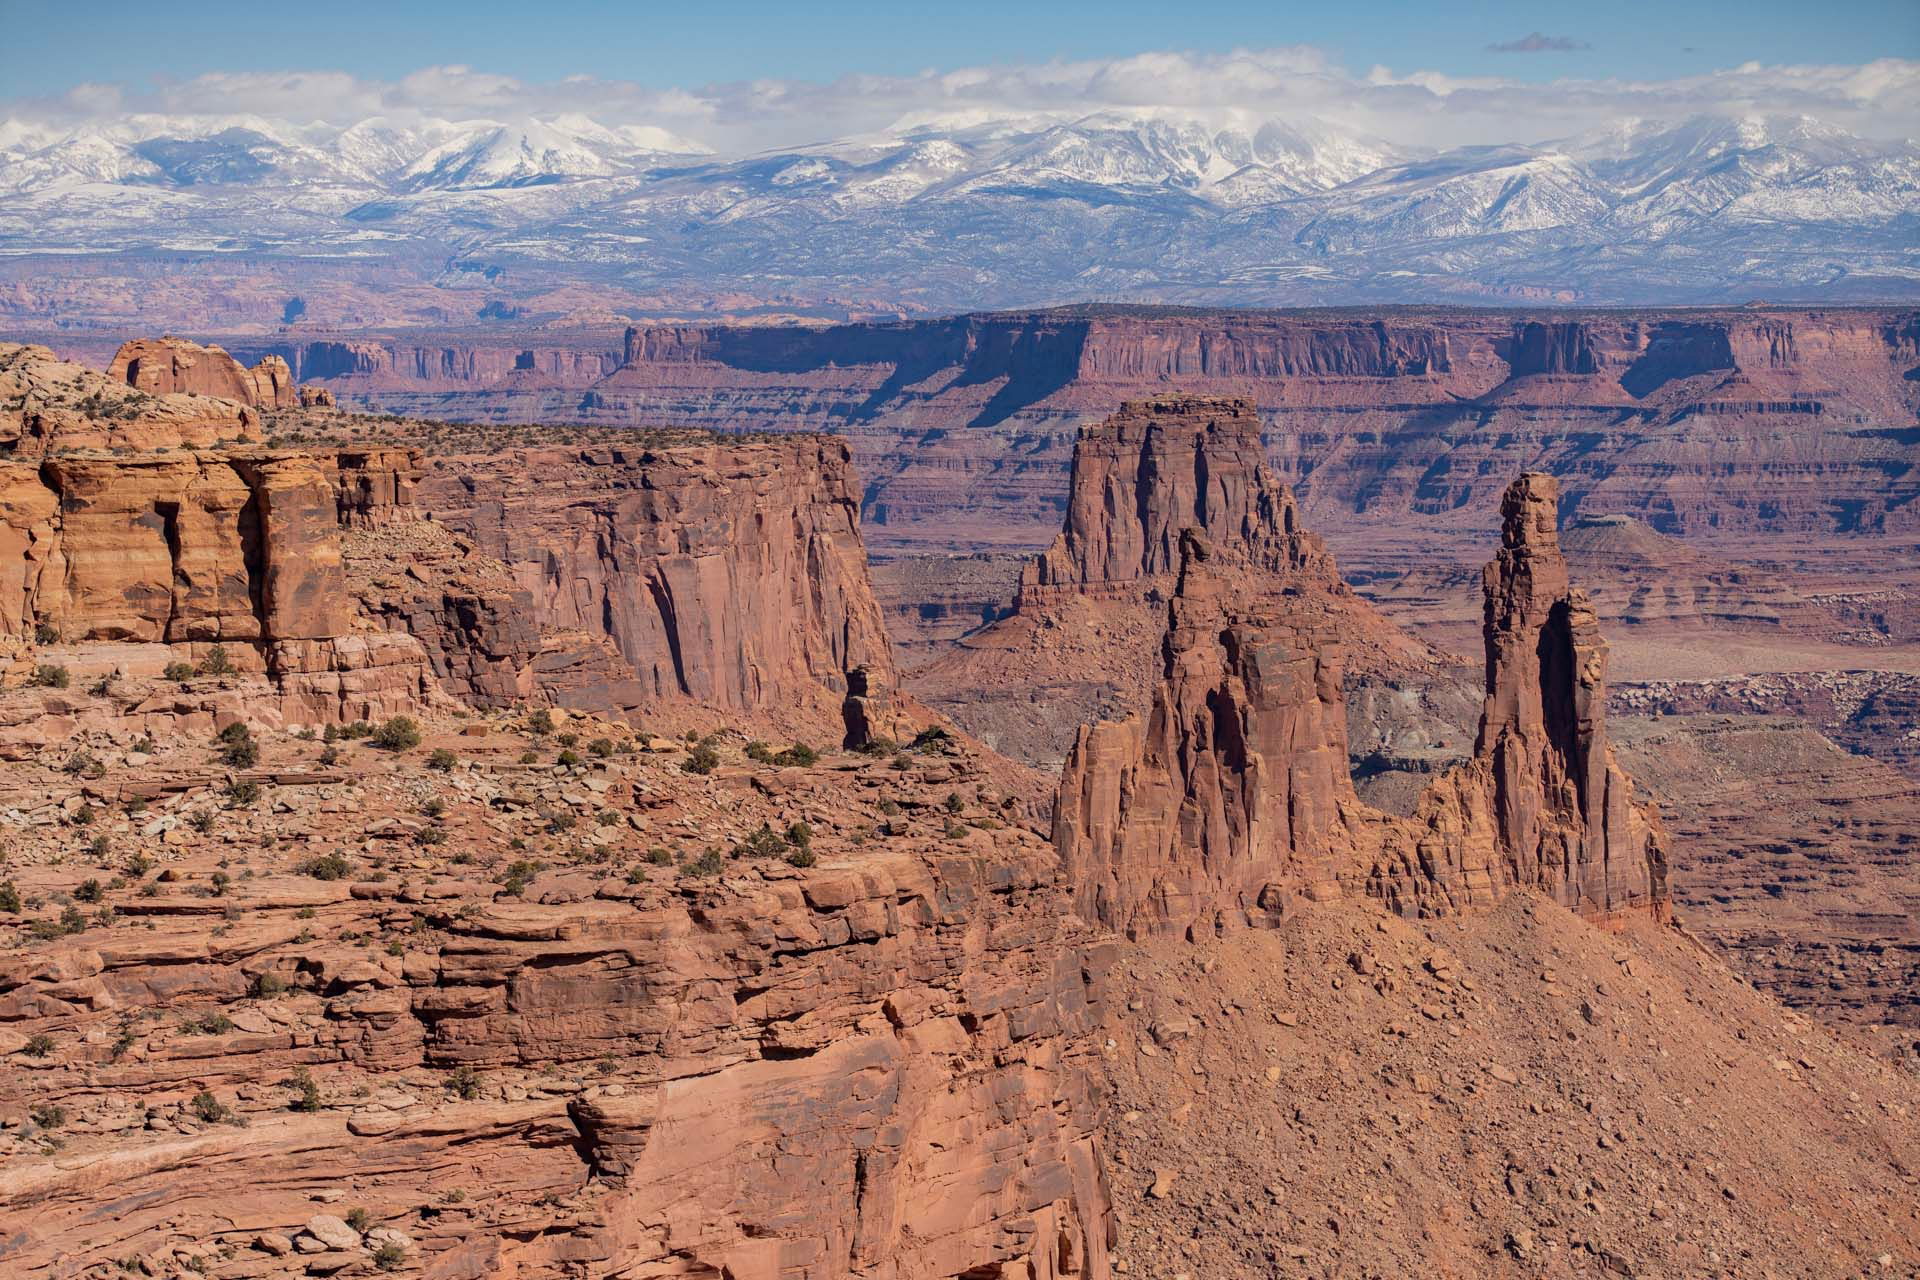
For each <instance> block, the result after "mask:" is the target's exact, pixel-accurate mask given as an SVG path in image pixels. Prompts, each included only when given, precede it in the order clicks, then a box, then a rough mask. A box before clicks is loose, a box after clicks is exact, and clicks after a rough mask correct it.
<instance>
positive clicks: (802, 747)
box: [773, 742, 820, 768]
mask: <svg viewBox="0 0 1920 1280" xmlns="http://www.w3.org/2000/svg"><path fill="white" fill-rule="evenodd" d="M819 760H820V753H819V752H818V751H815V750H814V749H813V748H812V747H810V746H808V745H807V744H806V743H804V742H796V743H794V744H793V745H792V746H790V747H788V748H787V749H786V750H785V751H782V752H780V753H779V754H778V755H776V756H774V758H773V763H775V764H777V765H780V766H781V767H783V768H785V767H788V766H791V765H812V764H817V763H819Z"/></svg>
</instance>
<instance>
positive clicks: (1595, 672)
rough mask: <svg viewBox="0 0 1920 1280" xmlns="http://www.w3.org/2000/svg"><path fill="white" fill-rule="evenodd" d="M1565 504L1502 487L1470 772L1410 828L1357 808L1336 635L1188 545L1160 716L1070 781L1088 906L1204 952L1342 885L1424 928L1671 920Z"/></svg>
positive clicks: (1552, 493) (1084, 755) (1063, 826)
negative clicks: (1482, 918) (1535, 914)
mask: <svg viewBox="0 0 1920 1280" xmlns="http://www.w3.org/2000/svg"><path fill="white" fill-rule="evenodd" d="M1556 497H1557V493H1556V487H1555V484H1554V481H1553V480H1552V478H1551V477H1548V476H1542V475H1532V474H1530V475H1525V476H1522V477H1521V478H1520V479H1519V480H1517V481H1515V482H1514V483H1513V485H1512V486H1511V487H1510V488H1509V489H1508V491H1507V497H1506V501H1505V503H1504V504H1503V513H1504V528H1503V531H1502V535H1501V541H1502V546H1501V551H1500V554H1499V556H1498V558H1497V559H1496V560H1495V561H1494V563H1492V564H1490V565H1488V566H1487V570H1486V575H1485V591H1486V650H1487V685H1486V701H1485V704H1484V707H1483V709H1482V712H1481V719H1480V729H1479V734H1478V739H1477V742H1476V745H1475V748H1474V754H1473V757H1472V758H1471V759H1470V760H1469V761H1468V762H1467V763H1466V764H1465V765H1463V766H1460V767H1458V768H1456V769H1453V770H1450V771H1449V772H1447V773H1446V774H1444V775H1442V776H1441V777H1440V778H1439V779H1437V780H1436V781H1435V782H1434V783H1433V784H1432V785H1431V786H1430V787H1428V788H1427V790H1426V791H1425V792H1424V793H1423V794H1422V796H1421V797H1420V800H1419V802H1418V804H1417V805H1416V806H1415V808H1414V811H1413V814H1412V817H1411V818H1409V819H1396V818H1393V817H1391V816H1389V815H1387V814H1384V813H1380V812H1378V811H1376V810H1372V809H1370V808H1368V807H1366V806H1364V805H1362V804H1360V803H1359V801H1358V800H1357V799H1356V797H1355V795H1354V790H1353V784H1352V780H1351V775H1350V773H1349V764H1348V751H1347V743H1346V709H1345V705H1344V691H1343V687H1342V679H1341V671H1340V665H1339V662H1340V658H1339V654H1340V639H1341V634H1340V630H1339V628H1338V626H1337V624H1336V623H1334V622H1333V621H1332V620H1329V619H1324V618H1322V619H1318V620H1316V618H1315V616H1314V615H1313V614H1312V613H1311V612H1305V613H1303V612H1301V611H1299V610H1297V609H1296V608H1295V607H1294V601H1293V599H1292V598H1291V596H1290V595H1289V594H1288V592H1287V591H1286V590H1285V579H1283V578H1277V577H1274V576H1272V575H1268V574H1263V573H1261V572H1259V571H1258V567H1257V566H1253V565H1249V564H1248V563H1247V562H1246V560H1245V559H1244V558H1243V557H1242V556H1241V555H1239V554H1238V553H1237V552H1232V551H1226V552H1223V551H1220V550H1218V549H1216V548H1214V547H1213V546H1212V545H1211V543H1210V542H1209V541H1208V540H1207V539H1205V538H1204V537H1203V536H1201V535H1199V534H1197V533H1191V532H1190V533H1189V534H1188V535H1187V536H1186V540H1185V546H1184V547H1183V565H1182V572H1181V577H1180V582H1179V585H1178V587H1177V589H1176V591H1175V593H1174V596H1173V599H1172V601H1171V604H1170V607H1169V613H1168V622H1167V630H1166V638H1165V642H1164V647H1163V664H1164V665H1163V678H1162V681H1161V683H1160V684H1159V686H1158V687H1157V688H1156V690H1155V691H1154V695H1153V703H1152V707H1151V710H1150V711H1148V712H1147V713H1146V715H1145V716H1144V717H1141V716H1134V717H1130V718H1129V719H1127V720H1124V721H1120V722H1106V723H1100V724H1095V725H1090V726H1087V727H1085V728H1083V729H1081V731H1080V734H1079V737H1078V739H1077V741H1076V743H1075V746H1074V749H1073V752H1072V753H1071V754H1070V755H1069V757H1068V759H1067V765H1066V768H1065V769H1064V770H1063V772H1062V774H1061V780H1060V791H1059V798H1058V800H1057V802H1056V805H1055V810H1054V824H1055V825H1054V840H1055V844H1056V845H1057V847H1058V848H1059V849H1060V852H1061V857H1062V859H1063V860H1064V861H1065V863H1066V865H1067V867H1068V869H1069V875H1070V876H1071V877H1072V879H1073V882H1074V885H1075V891H1076V901H1077V903H1078V905H1079V908H1080V910H1081V911H1082V912H1083V913H1084V914H1086V915H1087V916H1088V917H1089V918H1090V919H1094V920H1098V921H1099V922H1101V923H1102V924H1105V925H1107V926H1108V927H1110V928H1113V929H1116V930H1118V931H1121V932H1124V933H1126V934H1128V935H1129V936H1138V935H1143V934H1151V933H1160V932H1176V933H1184V934H1187V935H1189V936H1199V935H1204V934H1211V933H1214V932H1218V931H1225V930H1230V929H1233V928H1236V927H1241V926H1244V925H1245V924H1249V923H1263V922H1272V921H1274V920H1276V919H1278V918H1280V917H1282V916H1283V915H1285V914H1286V913H1287V912H1289V911H1290V910H1292V909H1293V908H1294V906H1295V904H1296V902H1297V900H1298V899H1299V898H1301V897H1303V896H1304V897H1308V898H1319V899H1324V898H1329V897H1333V896H1336V895H1337V894H1338V893H1339V892H1340V887H1341V884H1342V882H1345V883H1346V884H1348V885H1349V886H1351V887H1353V888H1355V889H1359V888H1364V890H1365V892H1367V893H1368V894H1370V895H1373V896H1376V897H1380V898H1382V899H1384V900H1385V901H1386V902H1387V903H1388V904H1390V905H1391V906H1392V907H1393V908H1394V909H1395V910H1398V911H1400V912H1403V913H1405V914H1407V915H1409V916H1429V915H1436V914H1443V913H1446V912H1449V911H1453V910H1458V909H1460V908H1462V907H1465V906H1468V905H1472V904H1481V905H1484V904H1487V903H1490V902H1493V901H1496V900H1498V899H1499V898H1500V897H1502V896H1504V895H1505V894H1506V893H1508V892H1510V891H1511V890H1512V889H1514V888H1533V889H1538V890H1541V891H1543V892H1545V893H1547V894H1549V895H1550V896H1552V897H1553V898H1554V899H1555V900H1557V901H1559V902H1561V903H1562V904H1564V905H1566V906H1568V907H1571V908H1573V909H1575V910H1578V911H1580V912H1581V913H1583V914H1587V915H1591V916H1595V917H1602V918H1604V917H1607V916H1611V915H1613V914H1615V913H1618V912H1621V911H1625V910H1629V909H1636V908H1641V909H1650V910H1652V911H1654V912H1656V913H1658V912H1660V911H1662V910H1663V909H1664V906H1665V903H1666V883H1665V877H1666V855H1665V839H1664V837H1663V836H1662V834H1661V831H1660V826H1659V822H1658V818H1657V815H1656V814H1655V813H1654V811H1653V810H1652V809H1651V808H1650V807H1648V806H1646V805H1644V804H1642V803H1640V802H1638V801H1637V800H1636V799H1635V797H1634V795H1633V787H1632V783H1631V781H1630V780H1628V779H1627V778H1626V776H1625V775H1624V774H1623V773H1622V772H1621V771H1620V769H1619V767H1618V765H1617V764H1616V763H1615V761H1614V758H1613V753H1612V750H1611V748H1610V746H1609V745H1608V742H1607V737H1606V722H1605V705H1606V646H1605V643H1604V642H1603V641H1602V640H1601V639H1600V636H1599V633H1598V629H1597V627H1596V625H1595V623H1594V619H1593V615H1592V611H1591V609H1590V608H1589V607H1588V605H1587V603H1586V600H1585V597H1584V596H1583V595H1581V594H1580V593H1579V592H1577V591H1574V590H1573V589H1572V588H1571V587H1570V586H1569V585H1568V581H1567V570H1566V561H1565V559H1564V557H1562V556H1561V554H1560V551H1559V546H1558V541H1557V538H1556V534H1555V527H1554V511H1555V509H1556Z"/></svg>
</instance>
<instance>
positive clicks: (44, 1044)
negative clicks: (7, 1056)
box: [20, 1031, 53, 1058]
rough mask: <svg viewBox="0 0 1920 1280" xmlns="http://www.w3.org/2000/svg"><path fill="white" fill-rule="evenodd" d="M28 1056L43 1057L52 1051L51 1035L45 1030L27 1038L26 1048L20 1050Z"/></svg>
mask: <svg viewBox="0 0 1920 1280" xmlns="http://www.w3.org/2000/svg"><path fill="white" fill-rule="evenodd" d="M20 1052H22V1053H24V1054H26V1055H27V1056H28V1057H29V1058H44V1057H46V1056H47V1055H48V1054H50V1053H52V1052H53V1037H52V1036H50V1035H48V1034H47V1033H46V1032H44V1031H43V1032H41V1033H40V1034H39V1035H36V1036H29V1037H28V1038H27V1045H26V1048H24V1049H22V1050H20Z"/></svg>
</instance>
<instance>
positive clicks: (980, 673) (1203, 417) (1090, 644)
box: [914, 396, 1437, 765]
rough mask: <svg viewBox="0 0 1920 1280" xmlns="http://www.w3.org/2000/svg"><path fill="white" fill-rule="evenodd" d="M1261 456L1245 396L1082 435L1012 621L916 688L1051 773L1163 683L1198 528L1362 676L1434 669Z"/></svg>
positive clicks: (1195, 402)
mask: <svg viewBox="0 0 1920 1280" xmlns="http://www.w3.org/2000/svg"><path fill="white" fill-rule="evenodd" d="M1264 458H1265V455H1264V453H1263V451H1262V448H1261V443H1260V420H1259V416H1258V414H1256V413H1255V412H1254V409H1253V406H1252V404H1251V403H1249V402H1248V401H1245V400H1232V399H1224V398H1219V397H1206V396H1165V397H1160V398H1157V399H1154V400H1148V401H1141V402H1136V403H1129V404H1127V405H1125V406H1123V407H1122V409H1121V410H1120V412H1118V413H1116V414H1115V415H1114V416H1113V417H1112V418H1110V419H1109V420H1108V421H1106V422H1104V423H1101V424H1100V425H1098V426H1094V427H1087V428H1084V429H1082V431H1081V432H1080V436H1079V440H1078V441H1077V443H1076V444H1075V446H1074V467H1073V485H1072V491H1071V495H1070V497H1069V499H1068V503H1067V516H1066V524H1065V528H1064V530H1063V531H1062V532H1061V534H1060V536H1059V537H1058V538H1056V539H1055V540H1054V542H1053V545H1052V546H1051V547H1049V548H1048V549H1047V550H1046V551H1045V552H1044V553H1042V554H1041V555H1040V556H1039V557H1037V558H1036V559H1034V560H1033V561H1031V562H1029V564H1028V565H1027V567H1026V568H1025V570H1024V571H1023V572H1022V574H1021V578H1020V587H1019V594H1018V597H1017V598H1016V601H1015V607H1014V611H1013V613H1012V614H1011V615H1010V616H1009V617H1006V618H1003V619H1000V620H999V621H997V622H995V623H993V624H992V625H991V626H989V627H986V628H983V629H982V630H980V631H979V632H977V633H975V634H972V635H969V636H966V637H963V638H962V639H961V640H960V641H959V642H958V644H957V645H956V646H955V647H954V648H953V650H952V651H950V652H949V653H947V654H945V655H944V656H942V657H940V658H938V659H936V660H935V661H933V662H931V663H929V664H928V665H927V666H926V667H924V668H923V669H922V670H920V671H919V672H917V673H915V677H914V685H915V690H916V692H917V693H919V694H920V696H921V697H923V698H924V699H925V700H926V701H927V702H928V703H929V704H930V705H932V706H934V707H936V708H938V709H939V710H941V711H944V712H946V713H947V714H948V715H950V716H952V717H953V718H954V719H955V720H956V721H958V722H959V723H960V724H962V725H964V726H965V727H966V728H967V729H968V730H969V731H971V732H973V733H976V734H978V735H979V736H980V737H981V738H982V739H983V740H985V741H987V742H989V743H990V744H992V745H993V746H994V747H995V748H996V749H998V750H1001V751H1004V752H1006V753H1008V754H1010V755H1014V756H1017V757H1019V758H1022V759H1025V760H1028V761H1030V762H1033V763H1036V764H1045V765H1051V764H1053V763H1054V762H1055V761H1057V760H1059V759H1061V758H1062V757H1064V756H1065V754H1066V752H1067V749H1068V748H1069V747H1070V746H1071V745H1072V742H1073V735H1074V733H1075V731H1076V730H1077V729H1078V727H1079V726H1080V725H1082V724H1085V723H1087V722H1088V721H1091V720H1096V719H1099V718H1102V717H1108V718H1115V717H1117V716H1119V715H1123V714H1125V713H1126V712H1129V711H1135V710H1144V709H1145V707H1146V705H1147V703H1148V701H1149V699H1150V697H1151V695H1152V690H1153V688H1154V686H1155V684H1156V683H1157V682H1158V681H1159V679H1160V678H1161V676H1162V675H1163V670H1162V668H1161V667H1160V665H1159V664H1158V663H1157V661H1156V654H1157V653H1158V651H1159V638H1160V636H1161V634H1162V633H1163V632H1164V630H1165V626H1166V603H1165V602H1166V600H1167V599H1168V597H1169V596H1171V595H1172V594H1173V593H1174V591H1175V589H1176V586H1177V583H1178V580H1179V569H1180V539H1181V537H1182V535H1183V532H1184V531H1186V530H1194V531H1196V532H1198V533H1200V534H1201V535H1202V536H1203V537H1204V538H1205V539H1206V540H1207V541H1208V542H1209V544H1210V545H1211V547H1212V548H1213V550H1214V551H1215V553H1216V554H1217V555H1218V556H1219V557H1221V560H1222V563H1227V562H1232V563H1235V564H1237V565H1238V566H1240V571H1241V572H1242V573H1244V574H1245V575H1247V582H1246V584H1245V589H1246V590H1247V591H1249V592H1252V593H1255V594H1259V593H1261V592H1265V591H1269V590H1270V591H1275V592H1284V593H1287V594H1288V595H1290V596H1291V597H1292V605H1291V607H1292V608H1293V610H1294V612H1295V614H1296V615H1297V616H1299V617H1301V618H1305V617H1306V616H1307V615H1309V614H1313V615H1316V616H1317V617H1318V619H1319V623H1318V624H1317V625H1318V626H1319V629H1320V630H1321V631H1322V632H1323V633H1324V634H1328V635H1333V634H1338V635H1340V636H1341V637H1342V640H1343V643H1344V646H1345V650H1346V653H1347V662H1348V664H1349V665H1351V666H1352V667H1353V668H1355V669H1356V670H1357V671H1360V672H1364V673H1367V674H1374V673H1378V672H1382V671H1410V670H1426V669H1428V668H1430V667H1432V666H1433V665H1434V664H1435V662H1436V660H1437V659H1436V655H1435V654H1434V653H1433V652H1432V651H1431V650H1429V649H1427V648H1426V647H1425V646H1424V645H1422V644H1420V643H1418V642H1417V641H1414V640H1412V639H1410V638H1409V637H1407V636H1406V635H1404V634H1402V633H1401V632H1399V631H1398V630H1396V629H1395V628H1393V627H1391V626H1389V625H1388V624H1387V623H1386V622H1385V621H1384V620H1383V619H1382V618H1381V617H1380V616H1379V615H1378V614H1377V613H1376V612H1375V611H1374V609H1373V607H1372V606H1371V605H1369V604H1368V603H1366V602H1365V601H1363V600H1361V599H1359V598H1358V597H1357V596H1355V595H1354V593H1353V592H1352V590H1350V589H1349V588H1348V587H1347V585H1346V583H1344V582H1342V581H1341V579H1340V575H1339V572H1338V571H1337V570H1336V568H1335V567H1334V563H1333V558H1332V557H1331V556H1330V555H1329V554H1328V553H1327V550H1326V547H1325V546H1324V545H1323V544H1322V543H1321V541H1320V539H1319V538H1318V537H1316V536H1315V535H1314V534H1312V533H1309V532H1307V531H1306V530H1305V529H1304V528H1303V527H1302V525H1301V520H1300V513H1299V508H1298V506H1297V505H1296V504H1295V502H1294V499H1293V495H1292V494H1291V493H1290V492H1289V491H1288V490H1287V488H1286V486H1285V485H1283V484H1281V483H1280V481H1279V480H1278V479H1277V478H1276V477H1275V476H1274V474H1273V472H1272V470H1271V469H1270V468H1269V467H1267V465H1266V463H1265V460H1264ZM1036 708H1038V709H1039V710H1038V713H1037V714H1036Z"/></svg>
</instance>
